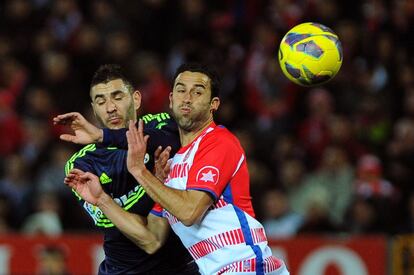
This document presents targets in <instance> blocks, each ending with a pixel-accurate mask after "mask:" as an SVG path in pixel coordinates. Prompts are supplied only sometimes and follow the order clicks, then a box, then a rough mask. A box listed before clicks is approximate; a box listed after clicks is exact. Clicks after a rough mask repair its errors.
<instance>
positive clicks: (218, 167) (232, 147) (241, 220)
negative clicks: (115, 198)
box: [152, 123, 288, 275]
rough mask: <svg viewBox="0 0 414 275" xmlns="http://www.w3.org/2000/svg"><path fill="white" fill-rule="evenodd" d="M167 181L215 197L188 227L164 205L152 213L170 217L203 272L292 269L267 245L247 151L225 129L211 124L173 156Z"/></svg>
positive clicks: (265, 272) (254, 272)
mask: <svg viewBox="0 0 414 275" xmlns="http://www.w3.org/2000/svg"><path fill="white" fill-rule="evenodd" d="M165 184H166V185H168V186H170V187H172V188H176V189H181V190H201V191H203V192H207V193H209V194H210V195H211V196H212V198H213V199H214V203H213V205H212V206H211V207H210V208H209V210H208V211H207V212H206V214H205V216H204V217H203V218H202V220H201V222H200V223H198V224H194V225H192V226H185V225H184V224H182V223H181V222H180V221H179V220H178V219H177V218H176V217H174V216H173V215H171V214H170V213H169V212H168V211H166V210H165V209H162V208H160V207H159V206H156V207H155V208H154V209H153V211H152V213H153V214H155V215H158V216H163V217H165V218H167V219H168V221H169V223H170V225H171V227H172V229H173V230H174V232H175V233H176V234H177V235H178V236H179V237H180V239H181V241H182V242H183V244H184V246H185V247H186V248H187V249H188V251H189V252H190V254H191V255H192V256H193V258H194V259H195V261H196V263H197V265H198V267H199V269H200V272H201V273H202V274H209V275H210V274H224V273H237V274H288V273H287V271H286V267H285V266H284V264H283V262H282V261H281V260H279V259H277V258H275V257H274V256H272V252H271V250H270V248H269V247H268V245H267V239H266V234H265V232H264V229H263V226H262V225H261V224H260V223H259V222H258V221H257V220H256V219H255V218H254V211H253V207H252V204H251V197H250V191H249V175H248V170H247V164H246V158H245V155H244V151H243V149H242V147H241V145H240V143H239V141H238V140H237V138H236V137H235V136H234V135H233V134H231V133H230V132H229V131H228V130H227V129H225V128H224V127H222V126H217V125H215V124H214V123H211V125H209V127H207V129H206V130H204V131H203V132H202V133H201V134H200V135H199V136H198V137H197V138H196V139H195V140H194V141H193V142H192V143H190V144H188V145H187V146H185V147H182V148H181V149H180V150H179V151H178V152H177V154H176V155H175V156H174V158H173V160H172V163H171V170H170V174H169V176H168V178H167V180H166V183H165Z"/></svg>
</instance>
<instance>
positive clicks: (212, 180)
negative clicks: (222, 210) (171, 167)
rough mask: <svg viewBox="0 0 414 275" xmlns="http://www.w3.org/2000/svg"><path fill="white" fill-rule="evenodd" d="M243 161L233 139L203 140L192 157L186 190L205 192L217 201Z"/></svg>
mask: <svg viewBox="0 0 414 275" xmlns="http://www.w3.org/2000/svg"><path fill="white" fill-rule="evenodd" d="M243 160H244V154H243V150H242V149H241V147H240V146H239V144H238V143H237V142H236V141H235V140H234V139H232V138H230V137H227V136H224V137H223V138H222V137H220V136H213V135H212V136H211V137H209V138H207V137H206V138H204V140H203V141H202V142H201V143H200V146H199V148H198V150H197V152H196V154H195V156H194V161H193V165H192V166H191V168H190V171H189V175H188V182H187V189H190V190H201V191H206V192H208V193H210V195H212V196H213V197H214V199H216V200H217V199H218V198H219V197H220V196H221V194H222V193H223V190H224V188H225V187H226V186H227V184H228V183H229V182H230V180H231V178H232V176H233V175H234V174H235V172H236V171H237V169H238V168H239V167H240V164H241V162H242V161H243Z"/></svg>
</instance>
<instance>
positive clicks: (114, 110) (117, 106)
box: [91, 79, 141, 129]
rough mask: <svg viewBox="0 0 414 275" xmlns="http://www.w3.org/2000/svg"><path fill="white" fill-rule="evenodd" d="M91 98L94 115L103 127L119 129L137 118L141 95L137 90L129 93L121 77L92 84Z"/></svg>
mask: <svg viewBox="0 0 414 275" xmlns="http://www.w3.org/2000/svg"><path fill="white" fill-rule="evenodd" d="M91 98H92V108H93V111H94V113H95V116H96V118H97V119H98V121H99V122H100V123H101V124H102V126H104V127H107V128H109V129H120V128H124V127H127V126H128V121H130V120H133V121H136V119H137V113H136V112H137V109H138V108H139V106H140V103H141V95H140V93H139V92H138V91H135V92H134V93H132V94H131V93H130V92H129V90H128V87H127V86H126V85H125V83H124V82H123V81H122V79H115V80H111V81H109V82H108V83H106V84H104V83H100V84H97V85H95V86H93V87H92V89H91Z"/></svg>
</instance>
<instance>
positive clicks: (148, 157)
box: [144, 153, 150, 164]
mask: <svg viewBox="0 0 414 275" xmlns="http://www.w3.org/2000/svg"><path fill="white" fill-rule="evenodd" d="M149 160H150V155H149V154H148V153H146V154H145V156H144V163H145V164H147V162H148V161H149Z"/></svg>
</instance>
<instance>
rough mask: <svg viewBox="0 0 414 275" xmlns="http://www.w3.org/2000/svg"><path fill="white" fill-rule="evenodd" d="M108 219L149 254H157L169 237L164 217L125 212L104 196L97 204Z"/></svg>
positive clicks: (167, 225)
mask: <svg viewBox="0 0 414 275" xmlns="http://www.w3.org/2000/svg"><path fill="white" fill-rule="evenodd" d="M96 206H98V207H99V209H101V210H102V212H103V213H104V214H105V215H106V217H107V218H108V219H110V220H111V221H112V223H113V224H114V225H115V226H116V227H117V228H118V229H119V230H120V231H121V232H122V233H123V234H124V235H125V236H126V237H127V238H128V239H130V240H131V241H132V242H133V243H135V244H136V245H137V246H138V247H140V248H141V249H143V250H144V251H145V252H147V253H148V254H153V253H155V252H156V251H157V250H158V249H159V248H160V247H161V246H162V245H163V244H164V242H165V240H166V238H167V236H168V232H169V231H168V230H169V224H168V221H167V220H166V219H164V218H162V217H157V216H155V215H151V214H150V215H148V218H147V221H145V219H144V218H143V217H141V216H139V215H136V214H133V213H130V212H127V211H125V210H123V209H122V208H121V207H120V206H119V205H118V204H117V203H116V202H115V201H114V200H113V199H112V198H111V197H110V196H109V195H107V194H106V193H104V194H102V196H100V198H99V199H98V200H97V202H96Z"/></svg>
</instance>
